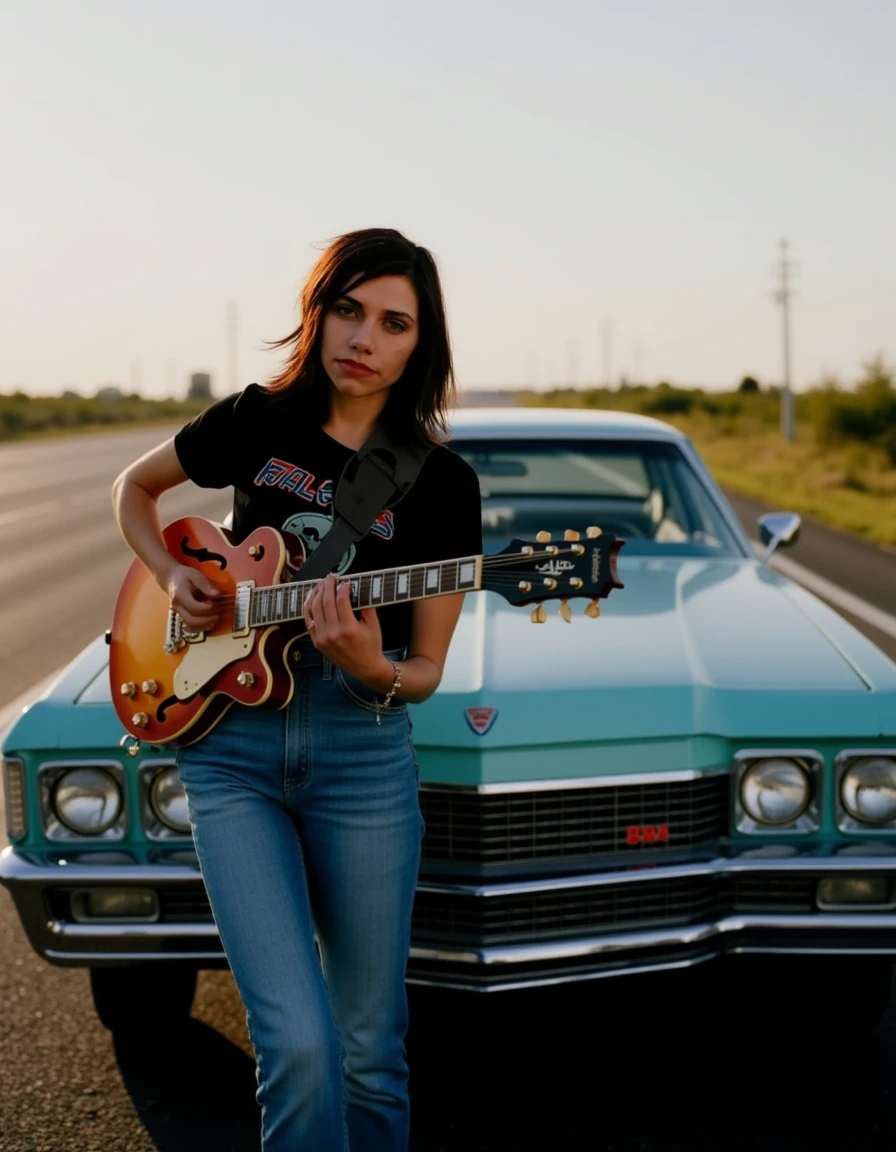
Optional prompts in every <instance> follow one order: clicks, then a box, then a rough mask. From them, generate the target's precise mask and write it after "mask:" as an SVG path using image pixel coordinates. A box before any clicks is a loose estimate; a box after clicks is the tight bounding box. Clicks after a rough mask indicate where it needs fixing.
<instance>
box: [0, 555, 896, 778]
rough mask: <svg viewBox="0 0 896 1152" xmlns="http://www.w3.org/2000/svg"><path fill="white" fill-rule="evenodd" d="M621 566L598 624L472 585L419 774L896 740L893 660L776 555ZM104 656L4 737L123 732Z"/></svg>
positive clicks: (428, 714)
mask: <svg viewBox="0 0 896 1152" xmlns="http://www.w3.org/2000/svg"><path fill="white" fill-rule="evenodd" d="M619 570H620V575H621V578H622V580H623V581H624V584H625V587H624V588H622V589H619V590H617V591H614V592H613V594H612V595H611V596H610V597H609V599H607V600H605V601H601V616H600V619H598V620H592V619H589V618H588V617H586V616H584V615H583V611H582V609H583V605H582V602H581V601H572V602H571V605H572V607H573V613H574V614H573V622H572V624H567V623H565V622H564V621H563V620H562V619H561V618H560V616H559V615H558V613H557V611H556V605H553V604H550V603H549V604H547V605H546V609H547V616H548V618H547V622H546V623H545V624H541V625H533V624H532V623H531V622H530V618H529V609H525V608H514V607H511V606H510V605H508V604H507V603H506V602H505V601H504V600H502V599H501V598H500V597H498V596H495V595H493V594H491V593H485V594H477V595H471V596H468V597H467V603H466V605H465V609H464V612H463V613H462V615H461V618H460V621H459V623H458V628H457V632H456V634H455V637H454V640H453V641H452V644H451V650H450V652H449V656H448V661H447V663H446V667H445V673H444V676H443V679H442V684H441V686H440V688H439V691H438V692H437V693H436V695H435V696H433V697H432V698H431V699H430V700H427V701H426V702H425V703H424V704H419V705H413V706H412V707H411V709H410V714H411V718H412V721H413V725H414V742H415V745H416V746H417V748H418V751H419V753H420V764H421V777H422V778H423V779H426V778H429V779H440V780H455V781H459V780H468V781H470V782H481V781H483V780H496V781H499V780H510V779H516V780H522V779H541V778H544V777H545V776H587V775H595V774H601V773H603V772H613V773H614V774H615V773H619V772H623V773H624V772H628V771H632V772H634V771H653V770H666V769H669V768H671V767H676V768H695V769H699V768H705V767H708V766H711V765H717V764H721V763H727V762H729V760H730V749H731V741H736V742H737V743H738V744H739V745H740V746H745V745H747V744H748V743H749V742H750V741H752V740H757V741H762V742H765V743H766V744H767V743H768V742H769V741H778V742H786V744H787V745H788V746H790V747H792V746H794V744H799V743H800V742H805V743H806V744H807V745H808V746H809V747H815V746H817V744H818V742H819V741H822V740H825V739H833V740H840V741H857V740H870V739H879V738H880V737H885V738H888V739H891V740H896V665H894V664H893V663H892V661H890V660H889V659H888V658H887V657H886V656H885V655H884V654H883V653H882V652H881V651H880V650H879V649H878V648H876V647H875V646H874V645H873V644H872V643H871V642H870V641H869V640H867V639H866V638H865V637H864V636H863V635H862V634H861V633H860V632H858V631H857V630H856V629H854V628H853V627H852V626H851V625H850V624H848V623H847V622H846V621H845V620H844V619H843V618H842V617H840V616H839V615H837V613H835V612H834V611H833V610H832V609H830V608H829V607H827V605H825V604H823V603H822V602H821V601H819V600H818V599H816V598H815V597H814V596H812V595H811V594H810V593H808V592H806V591H805V590H804V589H802V588H800V587H798V586H797V585H795V584H793V583H792V582H791V581H789V580H787V579H785V578H784V577H781V576H779V575H777V574H776V573H774V572H772V571H771V570H770V569H769V568H768V567H766V566H765V565H762V564H760V563H758V562H754V561H751V560H742V561H738V560H730V561H710V560H702V559H681V560H671V559H663V560H660V559H648V558H636V557H635V558H627V559H624V560H623V558H620V564H619ZM107 658H108V648H107V647H106V645H105V644H104V643H103V641H102V639H98V640H97V641H96V642H95V643H94V644H93V645H91V646H89V647H88V648H87V649H85V650H84V651H83V652H82V653H81V654H80V655H79V656H78V657H77V658H76V660H75V661H73V662H72V664H70V665H69V666H68V668H67V669H66V670H65V671H64V672H63V674H62V675H61V676H60V677H59V679H58V680H57V681H56V682H55V684H54V685H52V686H51V687H50V688H49V689H48V690H47V692H46V693H45V694H44V696H43V697H42V699H41V700H40V701H38V702H37V703H36V704H35V705H34V707H32V708H31V709H30V710H29V711H28V712H26V713H25V714H24V715H23V716H21V717H20V719H19V720H18V721H17V722H16V724H15V725H14V726H13V729H12V730H11V731H10V732H9V733H8V734H7V738H6V740H5V741H4V747H5V749H6V750H8V751H11V750H13V749H22V748H66V749H71V750H72V751H74V750H75V749H77V748H82V749H83V748H93V749H97V750H100V749H103V748H108V747H109V746H115V745H117V744H118V740H119V738H120V736H121V735H122V730H121V726H120V724H119V722H118V720H117V718H116V717H115V713H114V711H113V709H112V706H111V702H110V698H109V688H108V666H107ZM596 750H597V752H596ZM459 752H461V753H463V755H460V756H458V753H459ZM598 752H599V753H600V754H597V753H598ZM604 753H606V756H605V757H604Z"/></svg>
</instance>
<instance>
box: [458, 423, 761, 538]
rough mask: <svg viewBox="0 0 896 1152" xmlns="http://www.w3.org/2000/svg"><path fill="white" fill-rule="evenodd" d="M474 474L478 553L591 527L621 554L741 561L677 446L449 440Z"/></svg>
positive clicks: (633, 442)
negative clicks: (478, 497)
mask: <svg viewBox="0 0 896 1152" xmlns="http://www.w3.org/2000/svg"><path fill="white" fill-rule="evenodd" d="M451 447H452V448H453V449H454V451H455V452H457V453H458V454H459V455H461V456H463V458H464V459H465V460H467V461H468V462H469V463H470V464H472V466H473V467H474V468H475V469H476V472H477V473H478V474H479V484H480V488H481V490H482V530H483V537H484V541H485V548H486V551H491V550H494V549H495V548H496V547H501V546H503V545H504V544H505V543H507V541H509V540H510V539H511V538H513V537H518V538H522V539H526V540H530V539H534V537H535V533H536V532H539V531H547V532H550V533H551V534H552V536H553V538H554V539H555V540H557V539H562V537H563V532H564V531H565V529H567V528H575V529H577V530H578V531H580V532H583V531H584V529H585V528H586V527H588V526H589V525H591V524H594V525H597V526H598V527H599V528H601V529H602V530H603V531H604V532H613V533H615V534H616V535H617V536H622V537H624V539H625V540H626V542H627V543H626V548H625V554H626V555H629V556H631V555H632V554H636V555H653V556H714V557H719V556H742V555H743V551H742V549H741V547H740V545H739V543H738V541H737V539H736V538H735V536H734V534H733V533H732V532H731V531H730V529H729V528H728V527H727V525H726V523H725V521H724V519H723V517H722V514H721V513H720V511H719V509H718V507H717V506H716V503H715V501H714V500H713V498H712V497H711V495H710V493H709V492H708V490H707V488H706V484H705V483H704V481H703V480H702V479H701V477H700V476H699V475H698V474H697V473H696V472H695V471H694V469H693V467H692V466H691V464H690V463H689V461H688V460H687V458H686V457H685V456H684V455H683V453H682V452H681V450H680V449H679V447H678V446H677V445H676V444H672V443H669V442H668V441H652V440H553V439H552V440H543V439H538V440H523V439H520V440H503V439H502V440H455V441H452V443H451Z"/></svg>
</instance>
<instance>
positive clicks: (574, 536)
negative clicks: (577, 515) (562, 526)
mask: <svg viewBox="0 0 896 1152" xmlns="http://www.w3.org/2000/svg"><path fill="white" fill-rule="evenodd" d="M579 535H580V533H578V532H576V530H575V528H567V529H566V531H565V532H564V533H563V539H564V540H578V538H579Z"/></svg>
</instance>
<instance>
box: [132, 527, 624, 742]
mask: <svg viewBox="0 0 896 1152" xmlns="http://www.w3.org/2000/svg"><path fill="white" fill-rule="evenodd" d="M164 536H165V546H166V547H167V549H168V551H169V552H170V554H171V555H172V556H173V557H174V558H175V559H176V560H177V561H178V562H179V563H181V564H186V565H189V566H190V567H192V568H196V569H197V570H198V571H200V572H202V573H203V575H205V576H206V577H208V579H209V580H211V581H212V583H213V584H215V585H216V586H217V587H218V588H219V589H220V590H221V595H219V596H218V598H217V599H216V601H215V603H216V605H219V606H220V615H219V617H218V621H217V623H216V624H215V626H214V628H213V629H212V630H211V631H209V632H190V631H188V630H187V628H186V627H185V625H184V624H183V621H182V620H181V619H180V617H179V616H178V615H177V613H176V612H175V611H174V610H173V609H171V608H170V606H169V604H168V599H167V596H166V595H165V593H164V592H163V591H162V590H161V588H159V586H158V584H157V583H156V582H155V580H154V579H153V577H152V576H151V575H150V573H149V571H148V569H147V568H146V567H145V566H144V564H143V563H142V562H141V561H140V560H135V561H134V562H133V564H132V565H131V567H130V569H129V570H128V573H127V575H126V577H125V579H124V582H123V584H122V586H121V591H120V592H119V594H118V599H117V601H116V604H115V613H114V616H113V620H112V629H111V633H110V635H109V644H110V656H109V673H110V677H111V684H112V700H113V703H114V705H115V710H116V712H117V714H118V718H119V720H120V721H121V723H122V724H123V725H124V727H125V729H126V733H127V734H126V735H125V737H124V738H123V740H122V745H123V746H124V745H125V744H126V742H127V741H129V740H130V739H131V738H133V740H136V741H138V742H139V741H145V742H146V743H149V744H170V745H175V746H176V745H187V744H192V743H194V742H195V741H196V740H198V739H199V738H200V737H201V736H204V735H205V733H206V732H208V731H209V730H210V729H211V728H213V727H214V725H215V724H217V722H218V721H219V720H220V719H221V717H222V716H223V715H224V713H225V712H226V711H227V709H228V708H229V707H230V705H231V704H232V703H233V702H234V701H238V702H239V703H241V704H250V705H265V706H267V707H271V708H282V707H284V706H285V705H286V704H287V703H288V702H289V700H290V698H291V697H292V693H293V678H292V673H291V672H290V670H289V663H288V654H289V647H290V645H291V644H292V643H293V642H294V641H295V640H297V639H298V638H299V637H300V636H305V635H307V629H306V628H305V626H304V622H303V619H302V613H303V608H304V602H305V598H306V597H307V596H309V595H310V593H311V590H312V589H313V588H314V586H315V585H316V584H317V581H316V580H307V581H304V582H303V581H302V580H301V578H300V577H301V564H302V561H303V560H304V558H305V552H304V545H303V543H302V541H301V539H300V538H299V537H298V536H295V535H293V534H292V533H290V534H289V544H288V545H287V541H286V537H284V536H283V535H281V534H280V533H279V532H278V531H277V530H276V529H274V528H258V529H256V530H255V531H254V532H252V533H250V535H249V536H248V537H247V538H246V539H245V540H243V541H242V542H241V543H239V544H234V543H233V537H232V534H231V533H230V531H229V530H228V529H226V528H224V527H223V526H222V525H220V524H214V523H212V522H211V521H209V520H204V519H202V518H201V517H199V516H187V517H184V518H183V519H181V520H176V521H174V523H172V524H169V525H168V527H167V528H166V529H165V532H164ZM549 541H550V535H549V534H548V533H547V532H539V533H538V535H537V537H536V539H535V541H533V542H532V543H526V542H525V541H522V540H513V541H511V543H510V544H509V545H508V546H507V547H506V548H505V549H504V550H503V551H501V552H497V553H495V554H493V555H489V556H485V555H480V556H464V557H461V558H459V559H452V560H442V561H438V562H434V563H429V564H416V565H411V566H410V567H406V568H389V569H386V570H384V571H380V572H361V573H348V574H346V575H345V576H342V577H339V583H348V584H349V585H350V586H351V593H352V605H353V607H354V608H355V609H360V608H368V607H379V606H384V605H387V604H400V603H402V602H403V601H405V600H421V599H424V598H427V597H431V596H446V595H449V594H451V593H453V592H474V591H480V590H483V589H485V590H488V591H492V592H498V593H500V595H502V596H503V597H504V598H505V599H506V600H508V601H510V603H511V604H516V605H524V604H532V603H534V604H535V608H534V609H533V612H532V620H533V621H534V622H535V623H543V622H544V621H545V619H546V613H545V609H544V606H543V604H542V601H544V600H560V601H561V604H560V615H561V616H562V618H563V619H564V620H566V621H567V622H569V621H570V620H571V618H572V614H571V610H570V607H569V604H568V603H567V601H568V600H569V599H572V598H576V597H585V598H587V599H589V600H590V601H591V603H590V604H589V605H588V606H587V607H586V609H585V614H586V615H588V616H592V617H593V616H597V615H598V614H599V609H598V604H597V601H598V600H599V599H602V598H603V597H606V596H608V595H609V593H610V592H611V591H612V589H614V588H621V587H622V584H621V583H620V581H619V576H618V573H617V571H616V556H617V554H618V552H619V549H620V548H621V547H622V545H623V543H624V541H623V540H621V539H619V538H618V537H616V536H612V535H610V534H602V533H601V532H600V529H598V528H589V529H587V532H586V535H585V538H584V539H580V538H579V533H578V532H574V531H567V532H566V534H565V539H564V540H563V541H558V542H557V543H554V544H552V543H549ZM137 747H138V744H134V743H131V746H130V747H129V748H128V751H132V752H133V753H134V754H136V751H137Z"/></svg>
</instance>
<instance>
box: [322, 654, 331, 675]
mask: <svg viewBox="0 0 896 1152" xmlns="http://www.w3.org/2000/svg"><path fill="white" fill-rule="evenodd" d="M321 679H322V680H332V679H333V662H332V660H328V659H327V657H326V656H324V670H323V675H322V676H321Z"/></svg>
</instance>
